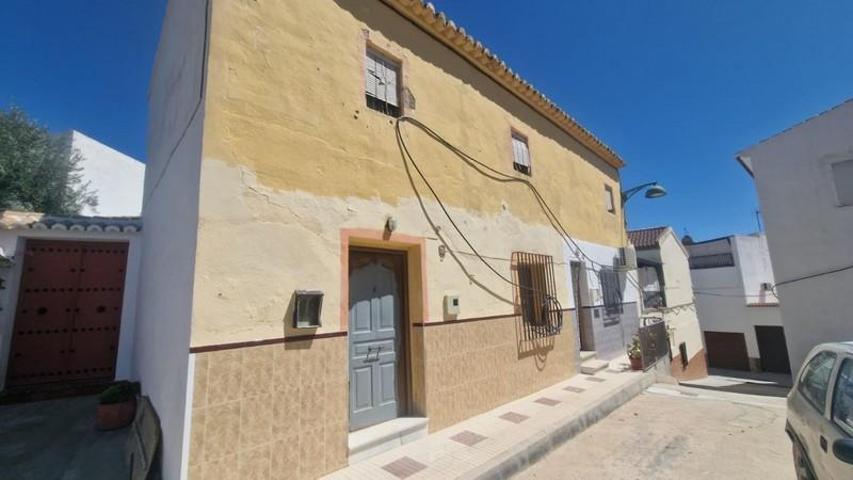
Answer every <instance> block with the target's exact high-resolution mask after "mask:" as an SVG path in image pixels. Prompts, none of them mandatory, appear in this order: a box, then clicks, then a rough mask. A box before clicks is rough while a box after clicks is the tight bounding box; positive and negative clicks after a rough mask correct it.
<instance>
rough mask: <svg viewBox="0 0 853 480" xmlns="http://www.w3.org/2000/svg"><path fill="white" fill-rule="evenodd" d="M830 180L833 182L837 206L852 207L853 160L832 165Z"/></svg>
mask: <svg viewBox="0 0 853 480" xmlns="http://www.w3.org/2000/svg"><path fill="white" fill-rule="evenodd" d="M832 179H833V181H834V182H835V195H836V196H837V197H838V205H840V206H842V207H844V206H847V205H853V160H845V161H843V162H838V163H833V164H832Z"/></svg>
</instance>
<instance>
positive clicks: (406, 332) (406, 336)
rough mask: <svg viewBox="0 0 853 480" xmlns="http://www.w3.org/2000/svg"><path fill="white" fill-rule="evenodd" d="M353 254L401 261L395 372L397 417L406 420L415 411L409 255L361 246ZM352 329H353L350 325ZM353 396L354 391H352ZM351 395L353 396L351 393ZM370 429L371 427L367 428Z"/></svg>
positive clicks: (352, 249)
mask: <svg viewBox="0 0 853 480" xmlns="http://www.w3.org/2000/svg"><path fill="white" fill-rule="evenodd" d="M349 253H350V254H352V253H361V254H377V255H390V256H394V257H398V258H401V261H400V265H401V269H402V271H401V272H400V281H401V284H400V285H398V287H397V289H398V290H399V293H400V301H401V302H402V305H401V309H400V318H399V319H397V326H396V329H397V332H398V334H397V335H398V345H399V349H398V351H397V362H398V364H397V367H398V368H397V369H395V373H396V376H397V385H396V394H397V417H398V418H399V417H403V416H406V415H408V414H409V413H410V412H411V410H412V405H411V398H412V393H411V392H412V385H411V380H410V377H411V372H410V369H411V355H410V352H411V333H410V332H411V325H410V323H411V322H409V321H407V320H408V318H409V280H408V266H407V263H408V252H406V251H405V250H393V249H384V248H374V247H361V246H350V247H349ZM350 258H351V257H350V255H348V256H347V277H349V272H350V269H349V263H350V262H349V259H350ZM347 283H349V278H347ZM349 301H350V299H349V295H347V299H346V304H347V310H349ZM347 327H348V328H349V326H347ZM347 343H348V347H347V348H349V346H351V345H350V344H349V340H348V341H347ZM351 360H352V354H351V353H350V354H348V355H347V379H348V381H349V378H350V377H349V375H350V373H351V372H352V370H351V368H350V367H351V365H350V364H349V362H350V361H351ZM350 393H351V392H350ZM348 395H349V394H348ZM349 413H351V412H347V418H349ZM365 428H370V427H365Z"/></svg>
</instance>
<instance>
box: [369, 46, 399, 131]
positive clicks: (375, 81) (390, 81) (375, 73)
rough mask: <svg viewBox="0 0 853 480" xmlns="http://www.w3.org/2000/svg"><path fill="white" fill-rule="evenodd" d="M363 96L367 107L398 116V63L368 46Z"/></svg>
mask: <svg viewBox="0 0 853 480" xmlns="http://www.w3.org/2000/svg"><path fill="white" fill-rule="evenodd" d="M364 96H365V99H366V100H367V106H368V107H369V108H372V109H373V110H377V111H380V112H382V113H384V114H386V115H391V116H392V117H399V116H400V64H399V63H397V62H395V61H393V60H390V59H389V58H387V57H385V56H383V55H382V54H380V53H378V52H376V51H375V50H372V49H370V48H368V49H367V54H366V55H365V59H364Z"/></svg>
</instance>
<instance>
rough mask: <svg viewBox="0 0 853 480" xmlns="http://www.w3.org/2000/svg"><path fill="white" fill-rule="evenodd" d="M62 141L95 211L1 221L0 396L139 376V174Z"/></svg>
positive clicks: (111, 157)
mask: <svg viewBox="0 0 853 480" xmlns="http://www.w3.org/2000/svg"><path fill="white" fill-rule="evenodd" d="M66 138H67V142H68V143H67V145H68V147H69V154H70V155H78V158H79V160H80V162H79V164H78V167H79V169H80V170H79V172H78V173H79V175H80V178H81V181H82V182H83V183H84V184H87V185H88V188H89V190H90V191H92V192H94V193H95V194H96V195H97V197H98V205H97V207H90V206H84V208H83V209H82V212H81V215H68V216H56V215H45V214H42V213H36V212H21V211H11V210H6V211H0V391H6V392H18V393H22V392H27V391H32V390H36V389H41V388H52V386H53V385H56V384H103V383H105V382H110V381H112V380H124V379H132V378H135V376H136V374H135V370H134V366H133V365H134V362H133V353H134V345H135V341H134V338H135V331H136V323H135V318H136V284H137V283H136V282H137V279H138V275H139V262H140V260H139V259H140V256H141V251H142V249H141V236H140V231H141V229H142V222H141V220H140V218H139V213H140V211H141V205H142V188H143V175H144V171H145V166H144V165H143V164H142V163H141V162H138V161H137V160H135V159H133V158H131V157H128V156H127V155H124V154H121V153H119V152H117V151H115V150H113V149H112V148H110V147H108V146H106V145H103V144H101V143H100V142H98V141H96V140H93V139H92V138H90V137H87V136H86V135H83V134H81V133H80V132H77V131H72V132H70V133H68V134H67V137H66ZM98 214H100V215H98Z"/></svg>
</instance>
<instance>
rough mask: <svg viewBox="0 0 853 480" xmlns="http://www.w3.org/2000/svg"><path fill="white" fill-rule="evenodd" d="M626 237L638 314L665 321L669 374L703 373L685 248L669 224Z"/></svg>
mask: <svg viewBox="0 0 853 480" xmlns="http://www.w3.org/2000/svg"><path fill="white" fill-rule="evenodd" d="M628 239H629V241H630V242H631V244H632V245H634V247H635V248H636V250H637V267H638V276H639V285H640V290H641V291H642V292H643V313H642V315H643V317H644V318H660V319H663V320H664V322H666V327H667V332H668V334H669V341H670V351H671V352H672V368H671V371H672V375H673V377H675V378H677V379H679V380H689V379H695V378H701V377H705V376H707V375H708V366H707V361H706V354H705V347H704V345H703V343H702V332H701V329H700V328H699V319H698V317H697V315H696V304H695V303H694V295H693V284H692V282H691V279H690V265H689V262H688V256H689V255H688V253H687V250H685V248H684V246H683V245H682V244H681V241H679V240H678V237H677V236H676V235H675V232H673V230H672V228H670V227H653V228H644V229H638V230H631V231H629V232H628Z"/></svg>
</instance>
